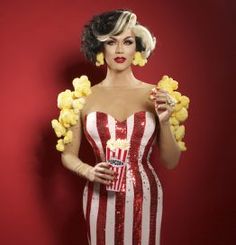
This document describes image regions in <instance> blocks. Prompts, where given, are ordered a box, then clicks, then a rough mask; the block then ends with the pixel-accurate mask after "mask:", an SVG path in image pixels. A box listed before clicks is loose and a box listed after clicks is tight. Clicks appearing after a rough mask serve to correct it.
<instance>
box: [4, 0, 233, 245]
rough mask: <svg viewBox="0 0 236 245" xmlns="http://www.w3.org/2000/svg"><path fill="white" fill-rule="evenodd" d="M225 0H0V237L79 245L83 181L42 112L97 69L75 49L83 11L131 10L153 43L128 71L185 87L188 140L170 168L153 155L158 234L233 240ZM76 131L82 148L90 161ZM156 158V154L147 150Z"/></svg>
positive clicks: (198, 240)
mask: <svg viewBox="0 0 236 245" xmlns="http://www.w3.org/2000/svg"><path fill="white" fill-rule="evenodd" d="M233 2H234V1H223V0H222V1H220V0H215V1H210V0H204V1H183V0H182V1H181V0H176V1H155V0H149V1H140V2H139V1H132V0H117V1H107V0H99V1H92V0H88V1H78V0H77V1H76V0H74V1H72V0H70V1H69V0H57V1H52V0H45V1H17V0H9V1H1V2H0V25H1V37H0V38H1V39H0V48H1V59H0V69H1V74H0V76H1V98H0V100H1V105H2V106H1V111H2V112H1V164H0V167H1V170H0V190H1V194H0V195H1V196H0V205H1V208H0V217H1V219H0V243H1V244H4V245H13V244H14V245H15V244H19V245H21V244H24V245H28V244H35V245H37V244H40V245H41V244H44V245H54V244H55V245H65V244H66V245H74V244H87V243H86V233H85V225H84V220H83V215H82V190H83V185H84V183H85V181H84V180H81V179H79V178H78V177H77V176H75V175H74V174H72V173H71V172H70V171H68V170H67V169H65V168H64V167H63V166H62V164H61V162H60V155H59V153H58V152H56V150H55V144H56V137H55V136H54V132H53V131H52V129H51V126H50V121H51V119H52V118H55V117H57V116H58V110H57V108H56V98H57V94H58V93H59V92H61V91H62V90H65V89H66V88H72V86H71V81H72V79H73V78H74V77H76V76H80V75H82V74H87V75H88V76H89V78H90V80H91V81H92V82H93V84H95V83H97V82H98V81H100V80H101V79H102V78H103V77H104V71H103V70H99V69H97V68H96V67H94V66H92V65H91V64H89V63H88V62H86V61H85V59H84V58H83V55H82V54H81V53H80V43H79V41H80V33H81V29H82V26H83V25H84V24H85V22H86V21H88V20H89V19H90V18H91V16H92V15H94V14H96V13H98V12H101V11H104V10H111V9H115V8H129V9H132V10H133V11H134V12H135V13H136V14H137V16H138V19H139V21H140V22H141V23H143V24H145V25H146V26H148V27H149V28H150V29H151V30H152V32H153V33H154V34H155V35H156V37H157V40H158V44H157V49H156V51H155V53H154V54H153V56H152V57H151V58H150V59H149V62H148V65H146V66H145V68H135V73H136V76H137V77H138V78H140V79H143V80H144V81H146V82H149V83H156V82H157V81H159V79H160V78H161V76H162V75H164V74H168V75H170V76H172V77H173V78H175V79H176V80H177V81H179V90H180V91H181V92H182V93H183V94H186V95H188V96H189V97H190V99H191V104H190V109H189V118H188V120H187V121H186V122H185V126H186V136H185V138H184V139H185V142H186V144H187V147H188V150H187V151H186V152H184V153H183V154H182V156H181V160H180V163H179V166H178V167H177V168H176V169H175V170H166V169H164V168H163V167H162V166H160V165H159V164H158V162H157V161H156V164H157V170H158V172H159V176H160V180H161V182H162V184H163V188H164V213H163V221H162V236H161V244H163V245H173V244H174V245H199V244H201V245H205V244H214V245H219V244H222V245H223V244H224V245H225V244H234V243H235V242H236V238H235V234H236V232H235V231H236V230H235V218H236V210H235V203H234V202H235V191H234V187H235V181H234V179H235V177H234V175H235V157H234V156H235V152H234V149H233V147H234V145H233V140H234V142H235V138H233V137H234V136H233V131H234V128H233V125H235V124H233V123H235V116H234V117H233V116H232V115H233V113H234V111H233V106H232V104H233V102H231V101H233V99H234V94H233V92H234V90H233V85H234V82H235V81H233V79H234V76H233V75H235V74H233V61H234V59H235V52H234V51H235V50H234V49H233V44H234V45H235V38H234V35H233V14H234V13H235V4H234V3H233ZM89 151H91V148H90V147H89V145H88V143H87V142H86V141H85V140H84V141H83V146H82V149H81V158H82V159H83V160H84V161H88V162H90V163H92V161H94V159H93V158H89V157H88V152H89ZM154 158H155V156H154Z"/></svg>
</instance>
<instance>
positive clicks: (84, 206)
mask: <svg viewBox="0 0 236 245" xmlns="http://www.w3.org/2000/svg"><path fill="white" fill-rule="evenodd" d="M87 204H88V181H87V183H86V185H85V187H84V191H83V211H84V218H85V220H86V211H87Z"/></svg>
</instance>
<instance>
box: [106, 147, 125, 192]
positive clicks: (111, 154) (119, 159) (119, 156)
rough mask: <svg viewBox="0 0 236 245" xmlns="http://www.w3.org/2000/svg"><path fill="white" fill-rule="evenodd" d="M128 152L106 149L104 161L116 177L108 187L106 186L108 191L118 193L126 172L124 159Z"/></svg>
mask: <svg viewBox="0 0 236 245" xmlns="http://www.w3.org/2000/svg"><path fill="white" fill-rule="evenodd" d="M127 153H128V150H127V149H120V148H116V149H114V150H111V149H110V148H109V147H106V161H107V162H108V163H109V164H110V165H111V167H110V169H111V170H113V171H114V172H115V173H116V175H114V176H115V177H116V179H114V180H113V181H112V182H111V184H110V185H107V186H106V190H108V191H120V189H121V186H122V182H123V179H124V175H125V172H126V163H125V161H126V157H127Z"/></svg>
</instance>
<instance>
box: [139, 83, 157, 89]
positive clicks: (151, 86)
mask: <svg viewBox="0 0 236 245" xmlns="http://www.w3.org/2000/svg"><path fill="white" fill-rule="evenodd" d="M142 87H143V88H146V89H153V88H155V87H156V84H151V83H146V82H142Z"/></svg>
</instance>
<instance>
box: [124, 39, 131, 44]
mask: <svg viewBox="0 0 236 245" xmlns="http://www.w3.org/2000/svg"><path fill="white" fill-rule="evenodd" d="M132 43H133V41H132V40H126V41H125V42H124V44H126V45H131V44H132Z"/></svg>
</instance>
